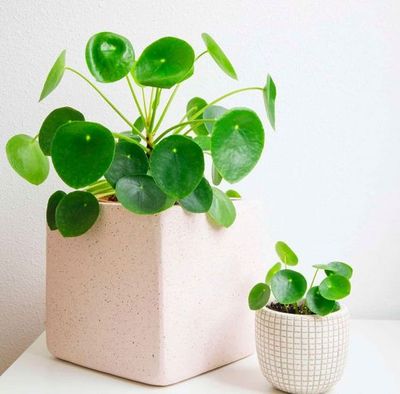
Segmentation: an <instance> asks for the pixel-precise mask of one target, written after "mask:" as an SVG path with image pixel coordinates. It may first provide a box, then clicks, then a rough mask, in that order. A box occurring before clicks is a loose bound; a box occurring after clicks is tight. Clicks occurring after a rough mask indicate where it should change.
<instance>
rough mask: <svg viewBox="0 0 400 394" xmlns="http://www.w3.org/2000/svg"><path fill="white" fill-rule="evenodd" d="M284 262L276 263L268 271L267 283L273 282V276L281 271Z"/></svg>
mask: <svg viewBox="0 0 400 394" xmlns="http://www.w3.org/2000/svg"><path fill="white" fill-rule="evenodd" d="M281 267H282V264H281V263H280V262H278V263H276V264H274V265H273V266H272V267H271V268H270V269H269V271H268V272H267V276H266V277H265V283H266V284H267V285H269V284H270V283H271V280H272V277H273V276H274V275H275V274H276V273H277V272H278V271H280V269H281Z"/></svg>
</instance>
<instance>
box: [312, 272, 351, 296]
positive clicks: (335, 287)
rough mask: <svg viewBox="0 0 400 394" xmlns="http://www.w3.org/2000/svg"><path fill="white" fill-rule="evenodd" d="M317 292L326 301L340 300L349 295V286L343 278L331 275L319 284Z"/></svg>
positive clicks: (347, 281)
mask: <svg viewBox="0 0 400 394" xmlns="http://www.w3.org/2000/svg"><path fill="white" fill-rule="evenodd" d="M319 291H320V293H321V295H322V297H324V298H326V299H327V300H340V299H342V298H344V297H346V296H348V295H349V294H350V291H351V284H350V282H349V280H348V279H347V278H345V277H344V276H342V275H338V274H332V275H329V276H328V277H327V278H325V279H324V280H323V281H322V282H321V284H320V285H319Z"/></svg>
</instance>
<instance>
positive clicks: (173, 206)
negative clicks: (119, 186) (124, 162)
mask: <svg viewBox="0 0 400 394" xmlns="http://www.w3.org/2000/svg"><path fill="white" fill-rule="evenodd" d="M97 201H98V202H99V204H100V205H102V206H107V205H118V206H121V207H122V204H121V203H120V202H119V201H103V200H97ZM231 201H232V202H233V203H234V204H237V203H238V202H241V203H243V202H252V201H255V200H244V201H243V198H237V199H232V200H231ZM172 208H180V209H183V208H182V207H181V206H180V205H179V204H177V205H175V204H174V205H172V207H169V208H168V209H166V210H164V211H161V212H158V213H163V212H165V211H168V210H169V209H172ZM158 213H156V214H149V215H146V216H151V215H157V214H158Z"/></svg>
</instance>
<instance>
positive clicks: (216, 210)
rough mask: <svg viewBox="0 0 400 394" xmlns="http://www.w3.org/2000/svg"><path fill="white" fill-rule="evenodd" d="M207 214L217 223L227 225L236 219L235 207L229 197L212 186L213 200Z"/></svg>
mask: <svg viewBox="0 0 400 394" xmlns="http://www.w3.org/2000/svg"><path fill="white" fill-rule="evenodd" d="M207 215H208V216H209V217H210V218H211V219H212V220H213V221H214V222H215V223H216V224H218V225H220V226H223V227H229V226H231V225H232V224H233V222H234V221H235V219H236V209H235V206H234V205H233V203H232V201H231V200H230V198H229V197H228V196H227V195H226V194H225V193H224V192H222V191H221V190H219V189H217V188H216V187H213V200H212V204H211V207H210V210H209V211H208V213H207Z"/></svg>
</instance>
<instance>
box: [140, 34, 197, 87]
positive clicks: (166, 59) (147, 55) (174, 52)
mask: <svg viewBox="0 0 400 394" xmlns="http://www.w3.org/2000/svg"><path fill="white" fill-rule="evenodd" d="M193 63H194V51H193V48H192V47H191V46H190V45H189V44H188V43H187V42H186V41H183V40H181V39H179V38H175V37H164V38H161V39H159V40H157V41H155V42H153V43H152V44H150V45H149V46H148V47H147V48H146V49H145V50H144V51H143V53H142V54H141V55H140V57H139V59H138V61H137V62H136V64H135V68H134V73H135V79H136V80H137V81H138V82H139V84H141V85H144V86H153V87H156V88H165V89H169V88H171V87H172V86H174V85H176V84H177V83H179V82H181V81H183V80H184V79H185V78H186V77H187V76H188V74H189V73H190V71H191V69H192V67H193Z"/></svg>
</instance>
